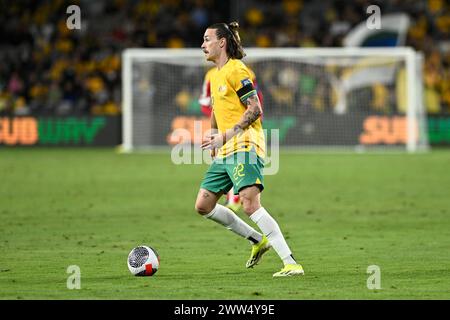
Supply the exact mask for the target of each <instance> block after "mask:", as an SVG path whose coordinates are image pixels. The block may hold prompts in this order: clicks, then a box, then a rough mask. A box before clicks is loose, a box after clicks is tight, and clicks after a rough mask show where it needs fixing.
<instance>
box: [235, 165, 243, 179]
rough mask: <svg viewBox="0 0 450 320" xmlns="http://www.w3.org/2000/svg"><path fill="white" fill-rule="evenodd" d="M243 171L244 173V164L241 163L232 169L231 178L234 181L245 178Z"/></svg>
mask: <svg viewBox="0 0 450 320" xmlns="http://www.w3.org/2000/svg"><path fill="white" fill-rule="evenodd" d="M243 171H244V164H243V163H239V164H238V165H237V166H236V167H234V169H233V178H234V180H237V179H239V178H240V177H243V176H245V173H243Z"/></svg>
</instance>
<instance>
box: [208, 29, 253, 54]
mask: <svg viewBox="0 0 450 320" xmlns="http://www.w3.org/2000/svg"><path fill="white" fill-rule="evenodd" d="M208 29H216V36H217V39H222V38H225V39H226V40H227V55H228V57H230V58H232V59H242V58H243V57H245V52H244V49H243V48H242V44H241V37H240V36H239V31H238V30H239V23H238V22H236V21H233V22H230V23H229V24H226V23H215V24H213V25H211V26H209V27H208Z"/></svg>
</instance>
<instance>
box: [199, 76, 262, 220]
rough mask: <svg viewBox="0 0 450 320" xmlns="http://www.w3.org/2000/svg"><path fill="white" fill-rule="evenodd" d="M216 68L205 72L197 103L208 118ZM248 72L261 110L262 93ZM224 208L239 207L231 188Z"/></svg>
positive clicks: (237, 197)
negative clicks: (212, 76) (212, 75)
mask: <svg viewBox="0 0 450 320" xmlns="http://www.w3.org/2000/svg"><path fill="white" fill-rule="evenodd" d="M215 69H216V68H211V69H209V70H208V72H206V74H205V77H204V79H203V85H202V93H201V95H200V98H199V99H198V102H199V103H200V106H201V111H202V113H203V114H204V115H205V116H207V117H208V118H211V113H212V108H211V79H210V78H211V74H213V73H214V72H215ZM248 71H249V72H250V74H251V77H252V78H251V79H252V82H253V87H254V88H255V90H256V92H257V94H258V98H259V101H260V103H261V108H262V99H263V96H262V92H261V90H258V84H257V83H256V76H255V73H254V72H253V71H252V70H251V69H250V68H248ZM261 118H262V114H261ZM225 206H226V207H227V208H230V209H231V210H233V211H234V212H237V211H238V210H239V209H240V207H241V204H240V199H239V194H237V195H236V194H234V189H233V187H232V188H231V189H230V191H228V192H227V195H226V202H225Z"/></svg>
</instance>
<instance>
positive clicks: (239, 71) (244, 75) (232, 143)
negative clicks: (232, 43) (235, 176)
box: [210, 59, 265, 158]
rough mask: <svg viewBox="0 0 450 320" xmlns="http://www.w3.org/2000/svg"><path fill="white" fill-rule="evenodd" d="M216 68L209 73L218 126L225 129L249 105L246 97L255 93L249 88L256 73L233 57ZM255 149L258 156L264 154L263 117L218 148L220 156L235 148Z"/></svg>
mask: <svg viewBox="0 0 450 320" xmlns="http://www.w3.org/2000/svg"><path fill="white" fill-rule="evenodd" d="M213 70H214V71H213V72H212V73H211V74H210V81H211V105H212V108H213V112H214V116H215V118H216V122H217V127H218V130H219V132H220V133H224V132H225V131H226V130H228V129H231V128H233V127H234V126H235V125H236V124H237V123H238V122H239V121H240V120H241V117H242V115H243V114H244V112H245V110H246V109H247V107H246V105H245V104H244V102H245V100H246V99H247V98H248V97H249V96H251V95H253V94H256V90H254V89H253V90H248V88H251V86H249V85H252V86H253V80H252V79H253V78H254V75H253V74H252V72H251V71H250V70H249V69H248V68H247V66H246V65H245V64H244V63H243V62H242V61H241V60H238V59H230V60H228V62H227V63H226V64H225V65H224V66H223V67H222V68H221V69H220V70H218V69H217V68H214V69H213ZM244 87H245V88H244ZM241 89H242V90H241ZM238 91H239V94H238ZM243 92H245V93H243ZM252 149H253V150H254V151H255V152H256V154H257V155H258V156H260V157H262V158H264V157H265V138H264V132H263V128H262V124H261V120H260V119H258V120H256V121H255V122H253V123H252V124H251V125H250V126H249V127H248V128H247V129H245V130H244V132H242V133H239V134H237V135H236V136H234V137H233V138H232V139H231V140H229V141H227V143H226V144H225V145H224V146H222V147H221V148H220V149H219V150H218V153H217V157H220V158H221V157H227V156H229V155H231V154H233V153H235V152H240V151H251V150H252Z"/></svg>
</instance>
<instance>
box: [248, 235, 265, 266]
mask: <svg viewBox="0 0 450 320" xmlns="http://www.w3.org/2000/svg"><path fill="white" fill-rule="evenodd" d="M270 247H271V245H270V243H269V240H267V238H266V236H263V238H262V239H261V241H260V242H258V243H257V244H254V245H253V246H252V254H251V255H250V258H249V259H248V261H247V263H246V264H245V267H247V268H253V267H254V266H255V265H257V264H258V262H259V261H260V260H261V257H262V255H263V254H264V253H266V252H267V251H268V250H269V249H270Z"/></svg>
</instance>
